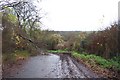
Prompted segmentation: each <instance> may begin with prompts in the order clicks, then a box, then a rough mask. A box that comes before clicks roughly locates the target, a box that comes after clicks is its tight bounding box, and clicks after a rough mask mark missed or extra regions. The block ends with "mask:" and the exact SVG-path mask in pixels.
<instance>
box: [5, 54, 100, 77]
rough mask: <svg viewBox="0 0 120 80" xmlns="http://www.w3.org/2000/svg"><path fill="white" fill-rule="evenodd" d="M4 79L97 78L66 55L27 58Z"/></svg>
mask: <svg viewBox="0 0 120 80" xmlns="http://www.w3.org/2000/svg"><path fill="white" fill-rule="evenodd" d="M3 77H4V78H98V76H97V75H96V74H95V73H93V72H92V71H91V70H89V69H88V68H86V67H85V66H84V65H83V64H80V63H77V62H76V61H75V60H74V59H72V58H71V57H69V56H68V55H65V54H62V55H55V54H49V55H38V56H34V57H31V58H29V59H28V60H27V61H26V62H25V63H24V64H23V65H22V66H21V68H19V70H17V71H14V72H9V74H7V75H5V76H3Z"/></svg>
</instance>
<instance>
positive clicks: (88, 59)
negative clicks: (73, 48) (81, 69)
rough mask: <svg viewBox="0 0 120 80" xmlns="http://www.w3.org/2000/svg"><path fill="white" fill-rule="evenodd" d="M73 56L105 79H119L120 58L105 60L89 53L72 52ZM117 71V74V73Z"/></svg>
mask: <svg viewBox="0 0 120 80" xmlns="http://www.w3.org/2000/svg"><path fill="white" fill-rule="evenodd" d="M72 56H73V57H75V58H76V59H77V60H79V61H81V62H83V63H84V64H85V65H86V66H88V67H89V68H91V69H92V70H93V71H94V72H96V73H98V74H102V76H103V77H110V78H113V77H118V76H119V71H120V62H119V60H120V57H114V58H113V59H108V60H107V59H104V58H102V57H100V56H96V55H94V54H87V53H82V54H81V53H78V52H72ZM116 71H117V72H116Z"/></svg>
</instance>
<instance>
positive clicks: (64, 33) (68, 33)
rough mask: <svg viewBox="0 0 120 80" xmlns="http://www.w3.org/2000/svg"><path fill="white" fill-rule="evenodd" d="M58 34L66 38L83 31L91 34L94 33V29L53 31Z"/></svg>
mask: <svg viewBox="0 0 120 80" xmlns="http://www.w3.org/2000/svg"><path fill="white" fill-rule="evenodd" d="M53 32H55V33H57V34H60V35H61V36H63V37H64V38H65V39H69V38H70V37H71V36H74V35H79V34H81V33H87V34H90V33H92V32H93V31H53Z"/></svg>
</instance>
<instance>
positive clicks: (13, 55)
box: [2, 50, 30, 62]
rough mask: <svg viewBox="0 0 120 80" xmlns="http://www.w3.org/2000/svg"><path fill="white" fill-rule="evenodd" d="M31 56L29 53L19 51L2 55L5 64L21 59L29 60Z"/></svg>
mask: <svg viewBox="0 0 120 80" xmlns="http://www.w3.org/2000/svg"><path fill="white" fill-rule="evenodd" d="M29 56H30V54H29V53H28V51H19V50H16V51H14V52H13V53H9V54H4V53H3V55H2V59H3V62H16V60H17V59H19V58H27V57H29Z"/></svg>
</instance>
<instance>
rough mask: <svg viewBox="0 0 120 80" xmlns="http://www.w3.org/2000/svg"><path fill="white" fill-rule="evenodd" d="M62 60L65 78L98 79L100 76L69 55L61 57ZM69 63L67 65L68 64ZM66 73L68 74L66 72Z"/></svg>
mask: <svg viewBox="0 0 120 80" xmlns="http://www.w3.org/2000/svg"><path fill="white" fill-rule="evenodd" d="M60 57H61V60H62V64H61V66H62V70H63V71H62V72H63V77H67V78H98V77H99V76H98V75H96V74H95V73H93V72H92V71H91V70H90V69H88V68H86V67H85V65H83V64H80V63H78V62H77V61H76V60H75V59H73V58H71V57H70V56H69V55H66V54H64V55H60ZM66 63H67V64H66ZM66 70H67V71H66ZM65 71H66V72H65Z"/></svg>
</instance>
